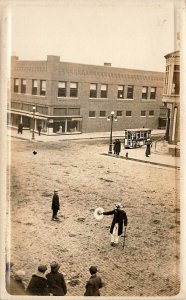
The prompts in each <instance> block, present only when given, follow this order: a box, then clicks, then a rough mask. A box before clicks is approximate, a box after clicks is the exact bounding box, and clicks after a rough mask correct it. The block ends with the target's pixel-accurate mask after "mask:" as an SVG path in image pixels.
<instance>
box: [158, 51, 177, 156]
mask: <svg viewBox="0 0 186 300" xmlns="http://www.w3.org/2000/svg"><path fill="white" fill-rule="evenodd" d="M165 59H166V76H165V86H164V91H163V99H162V101H163V102H164V103H165V105H166V107H167V110H168V111H167V127H166V140H167V141H168V148H169V153H170V154H172V155H176V156H179V155H180V52H179V51H175V52H173V53H169V54H167V55H165Z"/></svg>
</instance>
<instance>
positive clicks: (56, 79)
mask: <svg viewBox="0 0 186 300" xmlns="http://www.w3.org/2000/svg"><path fill="white" fill-rule="evenodd" d="M163 85H164V73H162V72H152V71H142V70H132V69H125V68H115V67H112V66H111V64H110V63H105V64H104V66H96V65H86V64H77V63H69V62H60V57H59V56H52V55H51V56H50V55H49V56H47V60H46V61H22V60H19V59H18V57H16V56H13V57H12V62H11V106H10V107H9V108H8V113H9V118H8V120H9V124H10V125H12V126H17V125H18V124H19V123H23V125H24V128H30V129H31V128H33V127H34V128H35V129H36V130H37V128H38V125H41V127H42V132H43V133H46V134H55V133H64V134H65V133H79V132H80V133H81V132H83V133H84V132H97V131H101V132H103V131H109V130H110V124H109V122H107V117H108V116H109V115H110V112H111V111H114V112H115V114H116V115H117V122H116V123H115V124H114V128H113V130H115V131H120V130H124V129H125V128H140V127H149V128H151V129H155V128H160V127H161V128H164V127H165V123H164V120H165V118H166V112H165V108H164V105H163V103H162V94H163ZM33 107H34V111H33Z"/></svg>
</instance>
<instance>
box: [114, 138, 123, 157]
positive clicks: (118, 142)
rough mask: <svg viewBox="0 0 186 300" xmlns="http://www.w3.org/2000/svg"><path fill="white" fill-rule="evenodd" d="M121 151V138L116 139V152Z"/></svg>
mask: <svg viewBox="0 0 186 300" xmlns="http://www.w3.org/2000/svg"><path fill="white" fill-rule="evenodd" d="M120 151H121V142H120V140H116V141H115V142H114V153H118V154H119V153H120Z"/></svg>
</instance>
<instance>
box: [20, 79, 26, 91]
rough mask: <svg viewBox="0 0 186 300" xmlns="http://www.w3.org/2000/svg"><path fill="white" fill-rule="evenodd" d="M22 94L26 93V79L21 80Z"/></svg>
mask: <svg viewBox="0 0 186 300" xmlns="http://www.w3.org/2000/svg"><path fill="white" fill-rule="evenodd" d="M21 93H22V94H25V93H26V79H21Z"/></svg>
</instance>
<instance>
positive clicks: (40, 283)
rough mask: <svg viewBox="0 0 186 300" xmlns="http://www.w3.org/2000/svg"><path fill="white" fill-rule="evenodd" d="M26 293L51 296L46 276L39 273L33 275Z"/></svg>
mask: <svg viewBox="0 0 186 300" xmlns="http://www.w3.org/2000/svg"><path fill="white" fill-rule="evenodd" d="M26 293H27V295H38V296H49V295H50V293H49V289H48V286H47V280H46V278H45V277H44V276H39V275H37V274H34V275H32V278H31V280H30V282H29V284H28V287H27V289H26Z"/></svg>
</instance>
